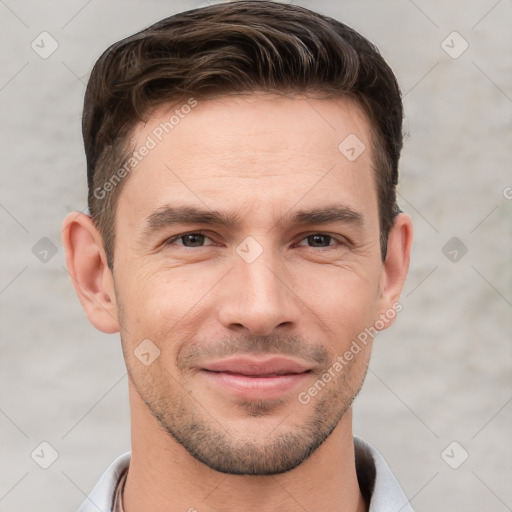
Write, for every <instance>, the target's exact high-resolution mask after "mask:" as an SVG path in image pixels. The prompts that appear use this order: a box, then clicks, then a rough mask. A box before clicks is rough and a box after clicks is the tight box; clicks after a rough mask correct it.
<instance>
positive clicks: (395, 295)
mask: <svg viewBox="0 0 512 512" xmlns="http://www.w3.org/2000/svg"><path fill="white" fill-rule="evenodd" d="M412 239H413V229H412V221H411V218H410V217H409V216H408V215H407V214H405V213H400V214H398V215H397V216H396V217H395V222H394V224H393V227H392V228H391V231H390V233H389V237H388V251H387V255H386V260H385V261H384V265H383V271H382V279H381V300H382V307H381V313H384V312H385V310H389V309H390V308H393V307H395V308H396V305H397V304H398V303H399V301H400V294H401V292H402V288H403V286H404V283H405V279H406V277H407V271H408V270H409V261H410V254H411V246H412ZM391 323H392V322H391ZM391 323H390V324H389V325H391Z"/></svg>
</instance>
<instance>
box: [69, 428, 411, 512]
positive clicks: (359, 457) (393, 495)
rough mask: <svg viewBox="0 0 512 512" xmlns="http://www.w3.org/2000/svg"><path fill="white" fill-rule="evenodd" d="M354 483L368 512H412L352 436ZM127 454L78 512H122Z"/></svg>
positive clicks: (379, 463) (368, 448) (373, 455)
mask: <svg viewBox="0 0 512 512" xmlns="http://www.w3.org/2000/svg"><path fill="white" fill-rule="evenodd" d="M354 449H355V459H356V472H357V480H358V482H359V487H360V489H361V493H362V494H363V496H364V498H365V499H366V502H367V503H369V512H413V509H412V507H411V505H410V503H409V500H408V499H407V498H406V496H405V494H404V492H403V491H402V488H401V487H400V484H399V483H398V481H397V479H396V478H395V476H394V475H393V473H392V472H391V470H390V469H389V466H388V465H387V463H386V461H385V460H384V458H383V457H382V455H381V454H380V453H379V452H378V451H377V450H376V449H375V448H374V447H373V446H372V445H371V444H369V443H367V442H366V441H364V440H363V439H361V438H359V437H356V436H354ZM129 465H130V452H128V453H125V454H124V455H121V456H120V457H118V458H117V459H116V460H115V461H114V462H113V463H112V464H111V465H110V466H109V468H108V469H107V470H106V471H105V473H104V474H103V475H102V477H101V478H100V480H99V481H98V483H97V484H96V486H95V487H94V489H93V490H92V492H91V493H90V494H89V496H88V497H87V499H86V500H85V501H84V502H83V503H82V506H81V507H80V508H79V509H78V512H98V510H100V511H101V512H123V508H122V507H123V505H122V489H123V486H124V482H125V479H126V473H127V470H128V466H129Z"/></svg>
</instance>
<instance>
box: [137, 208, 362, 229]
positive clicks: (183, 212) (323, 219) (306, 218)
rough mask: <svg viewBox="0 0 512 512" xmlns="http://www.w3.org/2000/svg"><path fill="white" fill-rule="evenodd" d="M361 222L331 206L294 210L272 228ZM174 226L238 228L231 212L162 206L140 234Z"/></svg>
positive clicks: (354, 214)
mask: <svg viewBox="0 0 512 512" xmlns="http://www.w3.org/2000/svg"><path fill="white" fill-rule="evenodd" d="M363 221H364V218H363V215H362V214H361V213H359V212H357V211H356V210H354V209H353V208H351V207H349V206H346V205H339V204H334V205H330V206H326V207H323V208H312V209H309V210H298V211H296V212H295V213H291V214H285V215H284V216H282V217H281V218H280V219H279V220H278V221H277V222H276V224H284V223H286V222H289V223H290V224H292V225H304V224H327V223H329V222H343V223H345V224H355V225H362V224H363ZM174 224H209V225H220V226H226V227H234V226H236V225H239V224H241V219H240V217H239V215H237V214H236V213H234V212H219V211H214V210H202V209H200V208H196V207H191V206H187V207H172V206H164V207H162V208H159V209H158V210H156V211H155V212H153V213H152V214H151V215H149V216H148V217H147V218H146V222H145V226H144V228H143V234H144V235H150V234H151V233H154V232H157V231H159V230H161V229H163V228H165V227H167V226H171V225H174ZM274 225H275V224H274Z"/></svg>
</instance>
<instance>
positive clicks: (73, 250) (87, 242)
mask: <svg viewBox="0 0 512 512" xmlns="http://www.w3.org/2000/svg"><path fill="white" fill-rule="evenodd" d="M62 242H63V244H64V248H65V251H66V265H67V267H68V272H69V274H70V276H71V280H72V282H73V285H74V287H75V290H76V293H77V295H78V298H79V299H80V302H81V304H82V307H83V308H84V311H85V313H86V315H87V318H88V319H89V321H90V322H91V323H92V324H93V325H94V327H96V329H98V330H100V331H102V332H105V333H109V334H111V333H114V332H118V331H119V323H118V319H117V304H116V301H115V292H114V279H113V276H112V272H111V270H110V268H109V267H108V264H107V257H106V254H105V250H104V249H103V239H102V237H101V235H100V233H99V231H98V229H97V228H96V226H95V224H94V221H93V220H92V218H91V217H90V216H89V215H85V214H84V213H80V212H72V213H70V214H69V215H67V217H66V218H65V219H64V222H63V224H62Z"/></svg>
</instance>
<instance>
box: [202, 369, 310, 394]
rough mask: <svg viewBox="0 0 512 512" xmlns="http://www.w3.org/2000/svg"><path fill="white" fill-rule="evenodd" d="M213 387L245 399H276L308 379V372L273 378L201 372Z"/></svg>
mask: <svg viewBox="0 0 512 512" xmlns="http://www.w3.org/2000/svg"><path fill="white" fill-rule="evenodd" d="M201 373H202V374H203V375H204V376H205V377H206V378H207V379H209V380H210V381H211V382H213V383H214V384H215V385H217V386H220V387H221V388H223V389H225V390H227V391H229V392H230V393H232V394H234V395H236V396H238V397H240V398H245V399H253V400H262V399H272V398H278V397H280V396H281V395H283V394H284V393H287V392H289V391H291V390H293V389H294V388H296V387H297V386H299V385H300V384H302V383H303V382H304V381H305V380H306V379H308V377H309V372H304V373H289V374H286V375H276V376H273V377H249V376H247V375H241V374H239V373H225V372H213V371H208V370H203V371H202V372H201Z"/></svg>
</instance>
